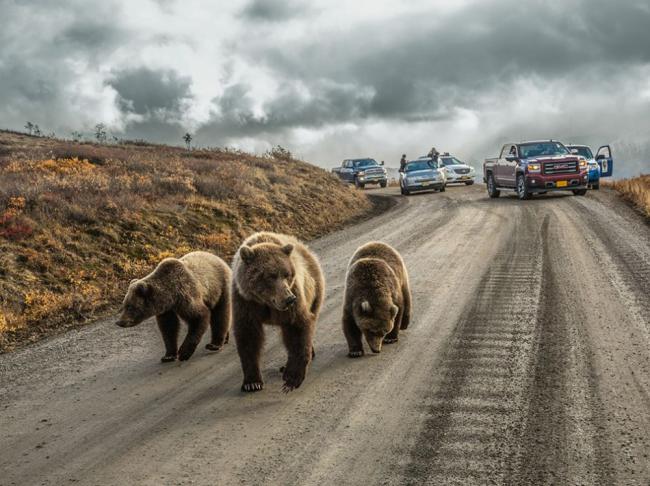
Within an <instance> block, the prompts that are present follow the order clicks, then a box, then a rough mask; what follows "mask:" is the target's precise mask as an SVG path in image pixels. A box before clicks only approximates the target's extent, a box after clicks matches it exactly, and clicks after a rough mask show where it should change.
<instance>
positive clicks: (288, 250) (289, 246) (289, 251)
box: [282, 243, 293, 255]
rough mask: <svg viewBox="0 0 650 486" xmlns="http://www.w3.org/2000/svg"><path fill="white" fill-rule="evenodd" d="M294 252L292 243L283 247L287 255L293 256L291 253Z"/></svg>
mask: <svg viewBox="0 0 650 486" xmlns="http://www.w3.org/2000/svg"><path fill="white" fill-rule="evenodd" d="M292 251H293V245H292V244H291V243H289V244H287V245H284V246H283V247H282V253H284V254H285V255H291V252H292Z"/></svg>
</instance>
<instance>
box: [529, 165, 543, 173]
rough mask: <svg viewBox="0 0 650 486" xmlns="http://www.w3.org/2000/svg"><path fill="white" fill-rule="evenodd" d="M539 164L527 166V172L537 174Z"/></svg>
mask: <svg viewBox="0 0 650 486" xmlns="http://www.w3.org/2000/svg"><path fill="white" fill-rule="evenodd" d="M539 169H540V165H539V164H528V172H539Z"/></svg>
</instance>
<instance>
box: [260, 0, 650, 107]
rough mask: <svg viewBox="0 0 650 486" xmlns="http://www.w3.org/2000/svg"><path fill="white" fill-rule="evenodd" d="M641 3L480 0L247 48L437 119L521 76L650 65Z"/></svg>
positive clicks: (649, 35) (647, 16)
mask: <svg viewBox="0 0 650 486" xmlns="http://www.w3.org/2000/svg"><path fill="white" fill-rule="evenodd" d="M639 5H640V3H639V2H634V1H628V2H616V3H615V4H614V3H611V2H605V1H591V2H573V3H572V4H567V6H565V7H562V8H560V9H558V8H551V7H550V6H549V5H548V3H547V2H535V3H532V2H525V3H522V2H513V1H507V2H479V3H475V4H472V5H471V7H469V8H467V9H462V10H461V11H459V12H458V13H457V14H455V15H454V16H452V17H451V18H449V19H447V21H446V22H445V23H444V24H443V25H437V23H436V22H435V19H433V18H431V19H427V18H426V17H425V18H422V17H421V16H418V17H410V16H406V17H404V18H399V19H395V20H394V21H393V22H391V24H390V25H382V26H379V25H371V26H367V27H364V28H361V29H355V30H352V31H349V32H347V33H344V34H342V35H339V36H332V37H331V38H327V39H323V38H314V39H306V40H305V42H304V43H301V44H299V45H297V46H295V45H287V44H281V45H277V44H275V45H269V44H260V45H252V46H251V47H250V50H249V51H248V52H247V54H248V55H250V56H251V59H252V60H254V62H261V63H265V64H266V65H267V66H268V67H269V69H273V70H275V71H276V72H277V73H278V76H279V77H286V78H290V77H292V76H295V75H296V74H297V75H298V76H300V78H301V79H303V80H305V81H306V82H307V83H309V82H310V81H311V80H319V79H323V78H326V79H336V80H338V81H339V82H346V83H351V84H356V85H358V86H360V87H371V88H373V89H374V90H375V91H376V96H375V98H374V100H373V103H372V107H371V110H370V112H369V113H367V114H368V115H371V116H378V117H396V118H402V119H410V118H413V117H416V118H422V116H426V115H431V117H432V119H435V118H436V117H437V116H438V115H439V113H440V110H441V109H443V110H444V105H445V104H454V105H459V106H474V104H475V103H476V98H477V97H479V96H480V95H481V94H482V93H484V92H485V91H488V90H489V89H493V88H495V87H499V86H500V85H502V84H504V83H509V82H512V81H513V80H515V79H517V78H521V77H526V76H540V77H548V78H554V77H557V76H580V75H581V73H582V72H584V71H585V70H592V69H593V68H595V67H598V68H599V69H601V71H600V73H599V75H597V76H596V77H595V78H593V79H590V80H589V83H588V84H589V85H592V84H593V83H596V84H598V83H602V82H607V78H608V77H609V76H612V75H616V71H617V69H620V68H625V67H626V66H627V65H635V64H638V63H647V62H650V50H648V49H647V48H646V47H645V46H647V45H650V29H647V28H646V27H647V25H650V12H649V11H648V10H644V9H642V8H640V7H639ZM386 38H390V39H392V41H391V42H385V39H386ZM325 60H327V62H325Z"/></svg>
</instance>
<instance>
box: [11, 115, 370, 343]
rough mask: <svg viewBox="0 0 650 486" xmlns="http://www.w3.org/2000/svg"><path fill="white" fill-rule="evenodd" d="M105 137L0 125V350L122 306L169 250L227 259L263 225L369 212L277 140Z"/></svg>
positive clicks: (311, 229)
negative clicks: (251, 148) (83, 138)
mask: <svg viewBox="0 0 650 486" xmlns="http://www.w3.org/2000/svg"><path fill="white" fill-rule="evenodd" d="M102 130H103V127H102ZM103 142H104V140H102V143H90V142H87V143H78V142H75V141H65V140H57V139H50V138H44V137H39V138H37V137H34V136H29V135H26V134H21V133H16V132H8V131H1V132H0V351H6V350H9V349H12V348H14V347H15V346H17V345H19V344H21V343H24V342H28V341H33V340H36V339H38V338H40V337H42V336H45V335H48V334H50V333H52V332H56V331H60V330H62V329H65V328H69V327H71V326H75V325H80V324H82V323H84V322H89V321H91V320H93V319H96V318H99V317H102V316H105V315H108V314H110V313H113V312H115V310H116V309H117V307H118V305H119V302H120V301H121V298H122V297H123V296H124V292H125V291H126V288H127V286H128V282H129V281H130V280H131V279H133V278H138V277H143V276H144V275H146V274H148V273H149V272H150V271H151V270H152V269H153V268H154V267H155V266H156V265H157V264H158V263H159V262H160V261H161V260H162V259H163V258H165V257H168V256H175V257H178V256H181V255H183V254H185V253H187V252H189V251H192V250H207V251H211V252H213V253H215V254H217V255H220V256H221V257H223V258H224V259H225V260H226V261H229V259H230V257H231V256H232V255H233V254H234V252H235V251H236V249H237V247H238V246H239V244H240V243H241V241H242V240H243V239H244V238H246V237H247V236H248V235H250V234H251V233H253V232H255V231H265V230H268V231H278V232H283V233H289V234H295V235H296V236H297V237H299V238H301V239H311V238H314V237H317V236H319V235H321V234H324V233H326V232H328V231H331V230H332V229H334V228H337V227H340V226H342V225H344V224H345V223H346V222H348V221H350V220H352V219H354V218H358V217H360V216H363V215H364V214H366V213H368V212H369V211H371V210H372V207H371V206H372V205H371V202H370V200H369V199H368V198H367V196H366V195H365V194H364V193H362V192H360V191H355V190H354V189H352V188H350V187H346V186H345V185H343V184H341V183H340V182H339V181H338V180H337V179H336V178H335V177H334V176H332V175H331V174H329V173H328V172H326V171H324V170H322V169H320V168H317V167H315V166H313V165H311V164H308V163H306V162H303V161H299V160H296V159H295V158H293V156H292V155H291V153H290V152H288V151H287V150H284V149H281V148H276V149H274V150H273V151H271V152H269V153H268V154H266V155H265V156H253V155H250V154H246V153H243V152H239V151H234V150H226V149H197V148H195V149H193V150H192V151H191V152H190V151H187V150H185V149H184V148H182V147H169V146H163V145H153V144H147V143H144V142H142V141H137V142H122V143H119V144H106V143H103Z"/></svg>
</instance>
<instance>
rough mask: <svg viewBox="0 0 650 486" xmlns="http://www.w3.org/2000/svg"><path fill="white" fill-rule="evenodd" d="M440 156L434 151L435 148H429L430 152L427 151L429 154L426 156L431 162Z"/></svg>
mask: <svg viewBox="0 0 650 486" xmlns="http://www.w3.org/2000/svg"><path fill="white" fill-rule="evenodd" d="M439 155H440V152H438V150H436V148H435V147H431V150H429V153H428V154H427V156H428V157H430V158H431V160H434V161H435V160H438V156H439Z"/></svg>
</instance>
